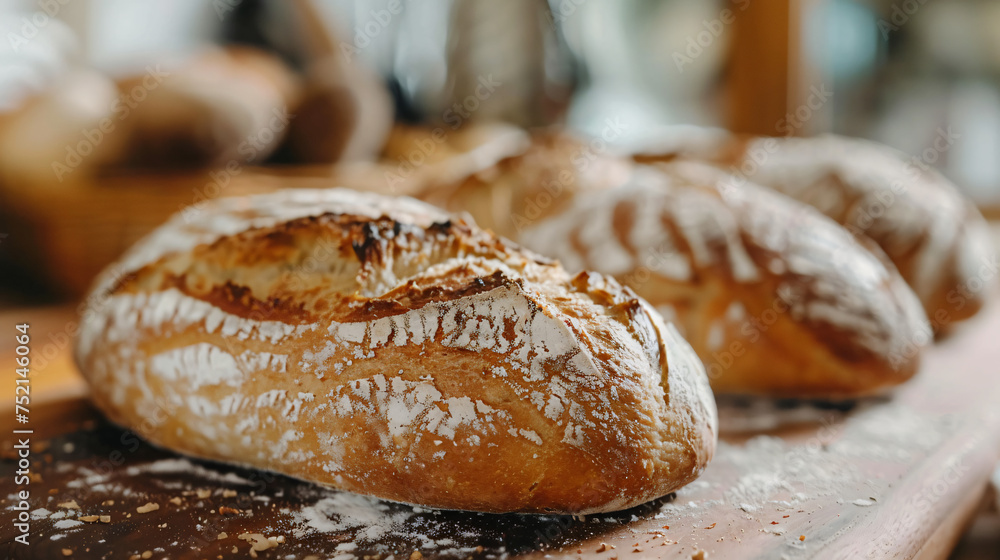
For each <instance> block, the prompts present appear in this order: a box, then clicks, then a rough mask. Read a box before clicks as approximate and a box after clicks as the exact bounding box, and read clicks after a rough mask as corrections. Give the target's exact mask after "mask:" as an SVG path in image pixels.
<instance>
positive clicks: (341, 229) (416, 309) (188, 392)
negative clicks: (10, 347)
mask: <svg viewBox="0 0 1000 560" xmlns="http://www.w3.org/2000/svg"><path fill="white" fill-rule="evenodd" d="M76 359H77V363H78V364H79V367H80V369H81V371H82V372H83V373H84V375H85V376H86V378H87V379H88V380H89V382H90V385H91V387H92V393H93V398H94V401H95V402H96V404H97V405H98V406H99V407H100V408H101V410H103V411H104V412H105V413H106V414H107V416H108V417H109V418H110V419H111V420H112V421H114V422H116V423H118V424H120V425H122V426H126V427H129V428H132V429H134V430H136V431H137V432H139V433H140V434H141V435H143V436H144V437H146V438H147V439H149V440H150V441H152V442H154V443H156V444H158V445H161V446H164V447H167V448H169V449H173V450H176V451H178V452H181V453H185V454H189V455H192V456H196V457H203V458H208V459H214V460H219V461H225V462H230V463H238V464H241V465H249V466H253V467H258V468H264V469H270V470H273V471H277V472H279V473H283V474H287V475H290V476H294V477H298V478H302V479H306V480H311V481H315V482H318V483H320V484H324V485H328V486H332V487H335V488H339V489H343V490H348V491H351V492H357V493H362V494H369V495H373V496H377V497H380V498H384V499H387V500H393V501H400V502H408V503H413V504H420V505H425V506H431V507H438V508H451V509H467V510H478V511H488V512H508V511H521V512H560V513H590V512H600V511H609V510H618V509H622V508H627V507H630V506H634V505H637V504H640V503H642V502H645V501H648V500H650V499H653V498H656V497H658V496H662V495H664V494H666V493H669V492H671V491H672V490H674V489H676V488H678V487H680V486H681V485H683V484H686V483H687V482H690V481H691V480H693V479H694V478H695V477H697V476H698V474H699V473H700V472H701V471H702V469H703V468H704V467H705V465H706V463H707V462H708V461H709V459H710V458H711V456H712V454H713V450H714V446H715V438H716V433H715V432H716V418H715V408H714V401H713V399H712V394H711V391H710V389H709V388H708V385H707V383H706V380H705V375H704V371H703V368H702V366H701V364H700V362H699V361H698V359H697V357H696V356H695V355H694V353H693V352H692V351H691V348H690V346H689V345H688V344H687V343H686V342H685V341H684V340H683V339H682V338H681V337H680V336H679V335H678V334H677V333H676V331H675V330H674V329H673V328H672V327H670V326H666V325H665V324H664V323H663V322H662V320H661V319H660V317H659V315H658V314H657V313H655V312H654V311H653V310H652V308H651V307H649V305H648V304H647V303H645V302H644V301H643V300H641V299H639V298H638V297H637V296H635V295H634V293H633V292H632V291H631V290H629V289H627V288H623V287H621V286H620V285H619V284H618V283H617V282H615V281H614V280H613V279H609V278H605V277H603V276H601V275H599V274H594V273H586V272H584V273H580V274H577V275H575V276H571V275H569V274H567V273H566V272H565V271H564V270H563V268H562V267H561V266H559V265H558V264H556V263H553V262H550V261H547V260H545V259H543V258H541V257H539V256H537V255H535V254H534V253H531V252H529V251H527V250H524V249H521V248H519V247H517V246H514V245H512V244H510V243H509V242H506V241H504V240H502V239H500V238H498V237H496V236H494V235H493V234H491V233H489V232H485V231H483V230H480V229H478V228H477V227H475V226H474V225H472V224H470V223H466V222H464V221H462V220H460V219H456V218H454V217H453V216H451V215H449V214H447V213H445V212H443V211H440V210H437V209H435V208H433V207H431V206H428V205H425V204H423V203H420V202H417V201H415V200H412V199H402V198H399V199H394V198H388V197H382V196H378V195H371V194H368V195H362V194H359V193H355V192H353V191H348V190H343V189H334V190H315V191H303V190H298V191H296V190H292V191H283V192H279V193H275V194H273V195H264V196H257V197H252V198H234V199H219V200H216V201H213V202H211V203H209V204H208V205H207V206H206V207H205V209H204V210H202V211H201V213H200V214H198V215H197V218H196V219H195V220H191V221H185V219H184V218H183V217H182V216H180V215H178V216H175V217H174V218H173V219H172V220H170V221H169V222H168V223H167V224H166V225H164V226H162V227H161V228H160V229H158V230H157V231H155V232H154V233H153V234H151V235H150V236H149V237H147V238H146V239H144V240H143V241H141V242H140V243H138V244H137V245H136V246H135V247H133V248H132V249H131V250H130V251H129V252H128V253H127V254H126V256H125V257H124V258H123V259H122V260H121V261H120V263H118V264H116V265H113V266H112V267H110V268H109V269H108V271H107V272H106V273H105V274H104V275H102V277H101V278H100V279H99V280H98V282H97V284H96V286H95V289H94V293H93V294H92V296H91V297H90V298H89V306H88V309H87V312H86V315H85V317H84V322H83V326H82V328H81V332H80V335H79V338H78V340H77V345H76Z"/></svg>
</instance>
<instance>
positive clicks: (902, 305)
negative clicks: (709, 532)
mask: <svg viewBox="0 0 1000 560" xmlns="http://www.w3.org/2000/svg"><path fill="white" fill-rule="evenodd" d="M734 181H735V179H734V178H733V177H732V176H729V175H728V174H726V173H724V172H722V171H719V170H717V169H715V168H713V167H710V166H707V165H702V164H698V163H695V162H675V163H669V164H660V165H659V166H658V167H655V168H653V167H650V168H642V169H637V170H636V172H635V174H634V175H633V177H632V179H631V180H630V182H629V183H628V184H626V185H625V186H622V187H619V188H616V189H605V190H601V191H596V192H589V193H587V194H586V195H585V196H580V197H577V198H576V199H575V201H574V204H573V206H572V207H570V208H569V209H567V210H565V211H564V212H562V213H560V214H557V215H556V216H554V217H551V218H548V219H547V220H544V221H542V222H541V223H540V224H539V225H537V226H535V227H533V228H531V229H528V230H526V231H525V232H524V233H523V235H522V237H521V241H522V242H523V243H525V245H527V246H528V247H530V248H533V249H535V250H538V251H540V252H542V253H544V254H547V255H550V256H553V257H556V258H558V259H560V260H561V261H562V263H563V264H564V265H566V267H567V268H568V269H570V270H579V269H584V268H586V269H592V270H597V271H600V272H604V273H606V274H611V275H614V276H616V277H618V278H620V279H621V280H622V281H623V282H624V283H625V284H627V285H629V286H630V287H632V288H633V289H634V290H635V291H636V292H637V293H638V294H639V295H640V296H642V297H644V298H645V299H646V300H647V301H649V302H650V303H651V304H652V305H654V306H656V307H657V308H658V309H659V310H660V311H661V312H662V313H663V314H664V316H665V317H667V318H668V319H671V320H673V321H675V322H676V323H677V324H678V325H679V326H680V327H681V328H682V330H683V334H684V336H685V337H686V338H687V339H688V340H689V341H690V342H691V343H692V346H693V347H694V348H695V350H696V351H697V352H698V354H699V355H700V356H701V357H702V360H703V361H704V362H705V365H706V368H707V370H708V374H709V377H710V379H711V382H712V386H713V388H714V389H715V390H716V391H719V392H727V393H750V394H768V395H776V396H798V397H803V396H804V397H824V398H827V397H853V396H858V395H865V394H871V393H876V392H879V391H881V390H883V389H885V388H886V387H888V386H891V385H895V384H898V383H900V382H901V381H904V380H906V379H907V378H909V377H910V376H911V375H913V373H914V372H915V371H916V368H917V365H918V361H919V360H918V358H919V353H920V349H921V347H922V346H923V345H925V344H926V343H927V342H928V341H929V339H930V338H931V337H932V335H931V331H930V327H929V326H928V325H927V320H926V317H925V316H924V313H923V311H922V309H921V306H920V303H919V301H917V299H916V297H915V296H914V295H913V293H912V292H911V291H910V289H909V288H908V287H907V286H906V284H905V282H904V281H903V280H902V278H900V276H899V275H898V274H897V273H896V271H895V270H894V269H893V268H892V266H891V265H889V266H888V267H886V266H885V264H884V263H883V262H882V261H881V260H880V259H879V258H878V256H877V253H878V252H879V250H878V248H877V247H873V248H871V250H869V249H866V248H865V247H863V246H862V245H861V244H860V243H859V242H858V241H857V240H856V239H855V238H854V237H853V236H852V235H850V233H848V232H847V231H846V230H844V229H843V228H841V227H840V226H838V225H837V224H835V223H833V222H832V221H831V220H829V219H828V218H826V217H825V216H823V215H821V214H819V213H818V212H816V211H815V210H813V209H812V208H810V207H808V206H805V205H803V204H801V203H798V202H796V201H794V200H792V199H789V198H787V197H784V196H782V195H780V194H777V193H773V192H769V191H767V190H766V189H762V188H760V187H757V186H755V185H752V184H736V183H735V182H734Z"/></svg>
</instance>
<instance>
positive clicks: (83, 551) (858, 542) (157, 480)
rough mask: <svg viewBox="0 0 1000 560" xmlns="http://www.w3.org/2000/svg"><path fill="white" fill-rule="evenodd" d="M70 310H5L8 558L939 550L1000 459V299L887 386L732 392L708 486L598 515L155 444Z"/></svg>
mask: <svg viewBox="0 0 1000 560" xmlns="http://www.w3.org/2000/svg"><path fill="white" fill-rule="evenodd" d="M74 320H75V319H74V315H73V310H67V309H45V310H23V311H13V312H4V313H0V364H3V366H2V371H3V373H2V375H3V376H5V377H6V378H8V381H5V382H4V383H3V385H2V386H3V387H7V389H5V390H7V391H11V393H10V396H9V397H3V398H2V402H3V404H2V405H0V440H3V443H2V448H0V449H2V450H3V456H4V458H3V459H2V461H0V515H2V517H3V518H4V519H3V522H2V523H0V553H3V554H4V555H5V557H9V558H39V559H46V560H49V559H52V558H63V557H69V558H125V559H128V558H133V557H135V558H154V559H160V558H170V559H184V560H187V559H201V558H208V559H212V558H226V559H228V558H253V557H257V558H274V559H286V558H288V559H292V558H294V559H303V558H311V559H312V558H315V559H319V558H323V559H326V558H338V560H347V559H349V558H359V559H368V560H372V559H374V558H378V559H380V560H387V559H388V558H389V557H392V558H393V560H401V559H402V560H406V559H414V560H416V559H417V558H422V557H423V558H431V557H451V558H469V557H472V558H515V557H516V558H597V559H605V560H610V559H612V558H616V559H618V560H626V559H636V560H638V559H640V558H790V559H797V558H837V559H840V558H844V559H847V558H920V559H926V558H944V557H946V556H947V554H948V552H949V551H950V550H951V548H952V547H953V546H954V543H955V541H956V540H957V539H958V537H959V535H960V534H961V531H962V529H963V528H964V527H965V525H966V524H967V522H968V521H969V519H970V518H971V516H972V514H973V513H974V511H975V509H976V507H977V506H978V505H979V503H980V501H981V499H982V497H983V495H984V491H985V489H986V487H987V484H988V479H989V476H990V474H991V472H992V470H993V468H994V466H995V465H996V464H997V460H998V456H1000V371H998V369H1000V305H994V306H992V307H990V308H989V309H987V310H986V311H985V312H984V313H982V314H981V315H980V316H979V317H977V318H976V319H974V320H972V321H970V322H969V323H968V324H966V325H963V326H962V327H961V328H960V329H959V330H958V331H957V332H955V333H954V334H953V335H952V336H951V337H949V338H948V339H946V340H944V341H941V342H940V343H939V344H938V345H936V346H935V347H934V348H933V349H931V350H930V351H929V352H928V353H927V355H926V359H925V361H924V364H923V368H922V370H921V373H920V374H919V375H918V376H917V377H916V378H915V379H914V380H912V381H911V382H910V383H908V384H907V385H905V386H904V387H902V388H900V389H899V390H898V391H897V392H896V393H895V394H894V395H892V396H891V397H889V398H884V399H875V400H866V401H861V402H855V403H839V404H829V403H801V402H794V401H781V402H770V401H763V400H744V401H734V400H727V401H724V402H723V403H722V404H721V405H720V407H721V409H720V419H721V422H722V424H723V427H724V433H723V435H722V437H721V441H720V447H719V450H718V453H717V455H716V458H715V460H714V461H713V463H712V464H711V466H710V467H709V468H708V469H707V470H706V472H705V473H704V475H703V476H702V477H701V478H700V479H699V480H698V481H696V482H694V483H693V484H690V485H688V486H687V487H685V488H683V489H681V490H680V491H679V492H677V493H676V495H673V496H669V497H667V498H664V499H661V500H658V501H656V502H653V503H650V504H646V505H644V506H641V507H638V508H635V509H633V510H629V511H624V512H619V513H615V514H608V515H594V516H587V517H585V518H574V517H561V516H518V515H483V514H474V513H464V512H441V511H434V510H426V509H421V508H414V507H410V506H404V505H399V504H390V503H385V502H380V501H377V500H370V499H367V498H363V497H360V496H354V495H351V494H346V493H340V492H335V491H331V490H326V489H322V488H318V487H316V486H314V485H310V484H307V483H303V482H299V481H295V480H291V479H287V478H284V477H280V476H275V475H272V474H270V473H264V472H253V471H247V470H242V469H234V468H231V467H227V466H225V465H219V464H214V463H205V462H199V461H193V460H187V459H184V458H182V457H180V456H178V455H175V454H173V453H170V452H167V451H164V450H160V449H156V448H153V447H151V446H148V445H146V444H142V443H140V442H139V441H138V439H136V438H134V436H133V434H130V433H125V432H122V431H121V430H118V429H117V428H115V427H113V426H109V425H107V424H106V423H104V422H103V421H102V420H101V419H100V416H99V414H97V413H96V412H95V411H94V410H93V409H92V408H90V406H89V405H88V404H87V402H86V387H85V385H84V384H83V382H82V380H81V379H80V377H79V374H78V373H77V372H76V371H75V369H74V367H73V365H72V361H71V360H70V358H69V347H68V340H69V336H70V335H71V334H72V332H73V331H74V329H75V323H74ZM22 322H27V323H29V324H30V325H31V327H30V331H29V332H30V333H31V336H32V343H31V353H32V357H33V358H34V359H35V361H34V362H33V363H34V364H35V365H36V368H35V369H34V370H33V372H32V373H31V379H32V399H33V400H32V405H31V407H30V421H29V423H28V424H26V425H17V424H16V423H15V422H14V410H13V407H12V406H11V405H10V403H11V401H12V397H13V389H12V387H13V382H12V381H10V380H9V378H10V377H11V376H13V375H15V374H14V357H15V354H14V346H15V344H14V337H15V335H16V334H17V333H16V332H15V330H14V325H15V324H18V323H22ZM25 426H27V427H29V428H30V429H33V430H34V433H33V434H31V435H30V437H31V449H32V454H31V459H32V472H33V474H34V476H35V478H34V480H33V481H32V482H31V483H30V484H29V485H28V488H29V489H30V499H29V500H28V501H29V508H30V510H31V511H34V514H33V515H32V520H31V521H30V525H29V529H30V532H29V537H28V538H29V542H30V544H29V545H28V546H24V545H22V544H19V543H17V542H15V540H14V539H15V537H17V535H18V534H19V533H18V531H17V529H16V528H15V527H14V526H13V524H12V522H11V521H12V520H13V517H14V515H15V514H16V513H17V512H16V511H15V510H13V509H11V508H12V507H13V506H15V505H16V502H17V500H14V499H12V495H13V494H14V493H15V492H16V491H18V490H21V489H22V488H23V487H19V486H17V485H15V484H14V482H15V476H14V475H15V473H14V471H15V470H16V468H17V467H16V462H15V459H14V458H13V457H12V456H11V453H12V452H13V451H14V449H13V448H12V444H13V443H14V442H13V439H14V434H12V430H13V429H18V428H23V427H25ZM60 504H62V505H60ZM147 504H153V505H147ZM144 506H145V507H144ZM220 508H221V509H220ZM140 511H143V512H145V513H140ZM102 516H105V517H102ZM269 537H270V539H269ZM253 549H257V550H253ZM147 552H148V554H146V553H147ZM65 554H68V556H64V555H65Z"/></svg>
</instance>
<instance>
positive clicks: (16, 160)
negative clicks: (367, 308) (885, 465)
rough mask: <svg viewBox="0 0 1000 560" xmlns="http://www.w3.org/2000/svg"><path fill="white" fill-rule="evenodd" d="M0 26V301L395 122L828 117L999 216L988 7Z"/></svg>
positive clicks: (64, 294) (72, 18) (822, 121)
mask: <svg viewBox="0 0 1000 560" xmlns="http://www.w3.org/2000/svg"><path fill="white" fill-rule="evenodd" d="M0 30H2V32H3V35H4V40H3V41H2V42H0V61H2V64H0V262H2V263H3V265H4V274H3V280H2V283H0V294H13V295H5V296H0V303H3V302H5V301H6V302H9V301H11V300H16V301H27V300H25V298H30V300H31V301H43V302H44V301H49V300H59V299H63V300H65V299H72V298H74V297H77V296H79V295H80V294H81V293H83V292H84V290H85V289H86V287H87V285H88V284H89V281H90V279H91V278H92V277H93V275H94V273H95V272H96V271H97V270H99V269H100V267H102V266H104V265H105V264H107V263H108V262H110V261H111V260H113V259H114V258H115V257H116V256H117V255H118V254H120V253H121V251H123V250H124V249H125V248H126V247H128V246H129V245H130V244H131V243H132V242H133V241H135V239H137V238H138V237H139V236H141V235H142V234H143V233H145V232H146V231H148V230H149V229H151V228H152V227H154V226H155V225H157V224H158V223H160V222H162V221H163V220H164V219H165V218H166V216H168V215H169V214H171V213H173V212H176V211H178V210H180V209H181V208H184V207H185V206H188V205H191V204H196V203H198V202H199V201H204V200H206V199H209V198H213V197H215V196H220V195H223V194H239V193H242V192H253V191H257V190H267V189H271V188H276V185H278V186H280V184H278V183H276V181H277V182H279V183H280V181H282V180H287V178H288V177H289V176H295V177H327V178H328V177H329V176H330V175H331V174H333V175H338V174H341V175H342V174H344V173H347V171H345V170H350V169H352V167H351V165H350V164H351V163H352V162H361V161H368V160H374V159H378V158H379V157H384V156H385V147H386V145H387V144H391V139H392V138H393V137H395V136H394V134H393V130H394V128H393V126H394V123H396V124H397V125H399V124H400V123H404V124H407V123H408V124H414V123H421V124H423V125H426V126H430V127H437V128H440V129H441V131H442V132H443V133H448V134H452V133H454V132H459V133H463V132H467V131H468V130H474V129H478V128H477V127H479V126H480V125H482V124H483V123H490V124H493V123H500V122H503V123H510V124H513V125H516V126H519V127H544V126H548V125H553V124H562V125H565V126H567V127H569V128H571V129H573V130H576V131H579V132H581V133H583V134H592V135H597V136H602V135H603V136H604V140H607V141H609V142H611V143H619V144H622V145H625V146H627V145H628V144H629V143H637V144H641V142H643V141H644V139H646V138H648V137H650V136H652V135H655V134H656V133H657V131H658V130H659V128H660V127H662V126H664V125H671V124H679V123H685V124H696V125H705V126H717V127H725V128H729V129H732V130H735V131H738V132H748V133H755V134H761V135H813V134H818V133H822V132H827V131H830V132H836V133H841V134H848V135H853V136H860V137H866V138H871V139H874V140H878V141H880V142H883V143H886V144H889V145H891V146H894V147H896V148H899V149H901V150H903V151H905V152H907V153H909V154H912V155H913V156H915V157H917V158H920V159H921V160H922V161H923V162H924V163H927V164H933V165H935V166H937V167H938V168H940V169H941V170H943V171H944V172H945V174H946V175H948V176H949V177H950V178H951V179H953V180H954V181H955V182H956V183H958V184H959V185H960V186H961V187H962V188H963V189H964V190H965V191H966V192H967V194H968V195H969V196H971V197H972V198H973V199H974V200H975V201H976V202H977V203H978V204H979V205H980V206H981V207H982V209H983V211H984V213H986V214H987V215H988V216H993V217H995V216H996V215H998V212H997V211H996V209H998V208H1000V157H998V156H1000V153H998V151H1000V87H998V86H1000V3H997V2H990V1H986V0H949V1H935V0H892V1H890V0H719V1H700V2H693V1H687V0H632V1H627V2H621V1H614V0H548V1H547V0H507V1H505V2H480V1H476V0H440V1H436V2H423V3H418V2H414V1H412V0H366V1H351V0H315V1H311V2H310V1H304V0H297V1H291V2H278V1H263V0H174V1H171V2H152V1H133V0H6V1H5V2H3V3H2V4H0ZM395 130H396V132H398V131H399V130H400V128H399V126H396V128H395ZM404 130H405V129H404ZM455 136H457V135H455ZM473 136H474V135H473ZM397 159H398V158H397ZM334 164H338V165H339V167H337V168H336V169H337V171H334V170H333V169H334V167H333V166H334ZM400 167H401V169H402V171H406V170H407V169H406V168H407V166H406V165H405V163H401V164H400ZM369 175H371V174H369ZM283 178H285V179H283ZM399 178H400V177H396V179H399ZM393 179H394V178H393V177H373V176H368V177H365V178H364V179H363V180H364V181H365V182H366V183H368V184H370V185H371V188H373V189H375V190H380V189H382V190H389V191H396V190H397V189H396V187H397V186H398V185H396V184H394V181H393ZM14 232H17V234H16V235H15V234H14Z"/></svg>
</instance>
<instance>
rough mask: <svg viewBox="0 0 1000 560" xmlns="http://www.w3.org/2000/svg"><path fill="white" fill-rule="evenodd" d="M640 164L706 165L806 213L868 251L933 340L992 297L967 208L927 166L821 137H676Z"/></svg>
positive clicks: (705, 133)
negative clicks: (876, 249) (878, 252)
mask: <svg viewBox="0 0 1000 560" xmlns="http://www.w3.org/2000/svg"><path fill="white" fill-rule="evenodd" d="M640 152H641V153H640V154H638V155H636V160H637V161H640V162H647V163H648V162H656V161H665V160H669V159H675V158H689V159H698V160H702V161H709V162H712V163H714V164H716V165H718V166H720V167H722V168H723V169H726V170H728V171H730V172H731V173H733V174H734V175H736V176H739V177H741V178H744V179H747V180H749V181H752V182H755V183H757V184H760V185H764V186H766V187H769V188H772V189H775V190H778V191H780V192H782V193H784V194H786V195H789V196H791V197H793V198H795V199H797V200H799V201H802V202H805V203H807V204H810V205H811V206H813V207H815V208H817V209H818V210H820V211H821V212H823V213H824V214H826V215H827V216H829V217H830V218H833V219H834V220H835V221H837V222H838V223H840V224H842V225H844V226H845V227H847V228H848V229H849V230H851V231H852V232H854V233H856V234H863V235H865V236H866V237H869V238H870V239H872V240H873V241H875V242H876V243H877V244H878V245H879V246H880V247H881V248H882V250H883V251H885V253H886V254H887V255H888V256H889V258H890V259H891V260H892V262H893V263H894V264H895V265H896V268H897V269H899V272H900V273H901V274H902V275H903V278H905V279H906V281H907V282H908V283H909V284H910V286H911V287H912V288H913V290H914V291H915V292H916V293H917V295H918V296H919V297H920V300H921V302H922V304H923V306H924V310H925V311H926V313H927V316H928V317H929V318H930V320H931V324H932V326H933V327H934V328H935V330H941V329H943V328H944V327H946V326H947V325H949V324H951V323H953V322H955V321H959V320H962V319H965V318H968V317H970V316H972V315H974V314H975V313H976V312H977V311H978V310H979V309H980V308H981V307H982V306H983V303H984V302H985V300H986V299H987V297H988V296H989V295H990V294H991V293H992V289H991V286H992V285H993V284H994V281H995V278H994V277H995V273H993V272H992V270H993V268H992V266H993V265H992V259H993V257H994V254H995V253H994V249H993V247H992V246H991V241H990V237H989V231H988V227H987V225H986V222H985V220H984V219H983V217H982V216H981V215H980V213H979V211H978V210H977V209H976V207H975V206H974V205H973V204H972V203H971V202H970V201H969V200H967V199H965V197H963V196H962V194H961V193H960V192H959V191H958V189H957V188H956V187H955V186H954V185H953V184H952V183H951V182H950V181H948V180H947V179H945V178H944V177H943V176H942V175H941V174H940V173H939V172H937V171H935V170H934V169H932V168H931V167H929V166H928V165H927V164H925V163H923V162H921V161H919V160H916V159H912V158H907V157H906V156H905V155H904V154H902V153H900V152H897V151H895V150H893V149H891V148H888V147H886V146H882V145H879V144H876V143H874V142H869V141H864V140H859V139H852V138H845V137H841V136H834V135H824V136H819V137H815V138H748V137H742V136H737V135H731V134H728V133H725V132H724V131H718V130H712V129H705V130H698V129H691V128H684V129H679V130H677V131H674V132H673V133H669V132H668V133H666V134H665V138H664V140H663V141H662V142H661V143H660V144H658V145H653V146H649V147H646V148H644V149H643V150H640Z"/></svg>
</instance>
